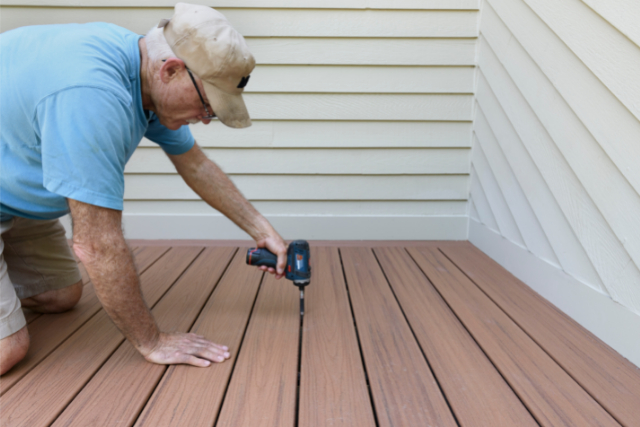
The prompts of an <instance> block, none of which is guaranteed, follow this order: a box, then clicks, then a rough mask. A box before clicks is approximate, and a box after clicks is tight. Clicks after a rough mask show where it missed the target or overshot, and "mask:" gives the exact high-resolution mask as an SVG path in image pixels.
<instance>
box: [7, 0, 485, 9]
mask: <svg viewBox="0 0 640 427" xmlns="http://www.w3.org/2000/svg"><path fill="white" fill-rule="evenodd" d="M192 2H193V4H202V5H205V6H211V7H215V8H276V9H283V8H284V9H287V8H292V9H325V8H329V9H367V10H369V9H389V0H309V1H305V2H304V3H300V1H298V0H275V1H274V0H212V1H211V0H206V1H205V0H192ZM3 4H6V5H15V6H62V7H72V6H75V7H122V8H128V7H148V8H158V7H166V8H170V9H169V10H171V8H173V6H174V5H175V2H174V1H173V0H10V1H7V2H6V3H3ZM393 8H394V9H411V10H433V9H446V10H452V9H461V10H478V8H479V4H478V0H396V1H394V2H393Z"/></svg>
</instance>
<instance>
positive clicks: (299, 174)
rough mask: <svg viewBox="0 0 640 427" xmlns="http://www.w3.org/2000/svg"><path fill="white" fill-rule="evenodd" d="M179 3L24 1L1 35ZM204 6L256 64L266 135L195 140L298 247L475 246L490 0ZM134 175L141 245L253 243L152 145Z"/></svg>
mask: <svg viewBox="0 0 640 427" xmlns="http://www.w3.org/2000/svg"><path fill="white" fill-rule="evenodd" d="M173 4H174V2H173V1H165V0H134V1H120V2H119V1H106V0H89V1H87V0H84V1H74V0H11V1H8V2H3V5H2V11H1V14H0V25H1V28H2V31H7V30H9V29H11V28H15V27H18V26H23V25H34V24H51V23H64V22H80V23H81V22H92V21H106V22H112V23H115V24H118V25H121V26H123V27H125V28H128V29H130V30H132V31H135V32H137V33H139V34H143V33H145V32H147V31H148V29H149V28H151V27H152V26H154V25H156V24H157V23H158V22H159V21H160V20H161V19H162V18H169V17H171V15H172V13H173V9H172V6H173ZM206 4H207V5H210V6H214V7H216V8H218V10H220V11H221V12H222V13H224V14H225V15H226V16H227V18H228V19H229V20H230V21H231V22H232V23H233V24H234V26H235V27H236V28H237V29H238V30H239V31H240V32H241V33H242V34H243V35H244V36H245V37H246V39H247V42H248V44H249V46H250V48H251V50H252V52H253V54H254V55H255V57H256V61H257V64H258V65H257V67H256V70H255V71H254V72H253V74H252V79H251V83H250V84H249V85H248V86H247V89H246V95H245V100H246V103H247V106H248V108H249V112H250V114H251V117H252V119H253V121H254V125H253V126H252V127H251V128H249V129H245V130H233V129H229V128H225V127H224V126H222V125H221V124H219V123H215V124H212V125H209V126H203V125H196V126H193V127H192V131H193V133H194V136H195V137H196V140H197V141H198V142H199V144H200V145H202V146H203V147H205V152H206V153H207V155H208V156H210V157H211V158H212V159H213V160H214V161H216V162H217V163H219V164H220V166H221V167H222V168H223V170H225V171H226V172H227V173H228V174H229V175H230V177H231V178H232V179H233V180H234V182H235V183H236V184H237V185H238V187H239V188H240V189H241V191H243V193H244V194H245V195H246V196H247V198H249V199H250V200H251V201H252V202H254V203H255V204H256V206H257V207H258V208H259V209H261V210H263V212H264V214H265V215H266V216H267V217H268V218H269V219H270V220H271V221H275V222H277V223H278V224H279V227H281V228H279V231H280V232H281V233H282V234H283V235H284V237H285V238H313V237H312V236H316V237H315V238H318V236H321V237H320V238H327V239H340V238H345V239H346V238H355V239H379V238H395V239H400V238H409V239H430V238H438V239H443V238H444V239H464V238H466V236H467V227H468V225H467V217H468V213H467V212H468V209H469V207H468V206H467V198H468V190H467V189H468V186H469V173H470V162H469V156H470V146H471V139H470V137H471V121H472V118H473V113H472V109H473V91H474V75H475V73H474V68H475V54H476V40H477V32H478V1H477V0H457V1H451V0H446V1H444V0H427V1H424V0H421V1H418V0H401V1H390V0H386V1H380V0H377V1H376V0H366V1H365V0H341V1H322V2H320V1H305V2H300V1H288V0H240V1H214V2H206ZM125 174H126V175H125V183H126V191H125V223H126V224H127V227H126V229H127V236H128V237H132V238H136V237H137V238H160V237H165V238H166V237H167V231H166V230H167V229H168V228H171V227H172V226H173V225H174V224H175V223H178V222H180V223H185V224H182V225H180V226H179V227H173V230H174V231H173V232H172V233H173V234H171V237H174V238H179V237H182V238H193V237H194V236H196V237H200V238H243V237H246V236H245V235H244V234H243V233H241V232H240V231H239V230H237V229H236V228H235V227H234V226H230V225H228V224H226V223H225V222H224V221H223V222H220V220H221V219H220V215H219V214H217V213H216V212H215V211H213V210H212V209H210V208H207V207H206V205H204V204H202V203H201V202H198V201H197V196H196V195H195V194H194V193H193V192H192V191H191V190H190V189H189V188H188V187H187V186H186V185H185V184H184V183H183V182H182V181H181V180H180V178H179V176H178V175H177V174H176V173H175V170H174V168H173V166H172V165H171V163H170V162H169V161H168V160H167V159H166V157H165V156H164V155H163V153H162V151H161V150H160V149H159V148H157V146H155V145H154V144H153V143H151V142H149V141H146V140H145V141H143V142H142V144H141V147H140V148H139V149H138V150H137V152H136V153H135V154H134V156H133V158H132V159H131V161H130V162H129V164H128V165H127V168H126V170H125ZM313 218H316V221H313V220H312V219H313ZM207 219H210V220H211V221H212V224H214V223H215V224H217V225H220V227H218V229H216V227H208V226H205V225H203V224H207V222H206V221H207ZM398 219H401V220H402V221H398ZM146 220H149V221H151V220H153V221H151V222H147V223H148V224H151V223H153V224H155V225H156V228H155V229H154V228H153V227H149V226H139V225H140V224H145V221H146ZM192 220H193V221H192ZM354 220H355V221H356V222H358V221H359V222H358V224H359V226H358V227H354V226H353V224H354V222H353V221H354ZM154 221H155V222H154ZM163 221H164V222H163ZM133 224H138V226H133ZM203 227H204V229H203ZM221 227H224V228H229V227H231V229H232V231H231V232H230V231H229V230H228V229H225V230H222V229H221ZM190 228H191V229H190ZM201 230H202V231H201ZM412 230H413V231H412ZM180 233H182V234H180Z"/></svg>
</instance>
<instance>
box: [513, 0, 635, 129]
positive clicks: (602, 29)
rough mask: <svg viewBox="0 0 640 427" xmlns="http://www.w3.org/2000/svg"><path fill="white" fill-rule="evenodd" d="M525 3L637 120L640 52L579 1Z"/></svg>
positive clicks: (546, 0)
mask: <svg viewBox="0 0 640 427" xmlns="http://www.w3.org/2000/svg"><path fill="white" fill-rule="evenodd" d="M524 2H525V3H526V4H527V5H528V6H529V7H530V8H531V10H532V11H533V12H534V13H535V14H536V15H538V17H539V18H540V19H541V20H542V21H543V22H544V23H545V24H547V25H548V26H549V28H550V29H551V30H552V31H553V32H554V33H555V34H556V35H557V36H558V38H560V39H561V40H562V41H563V43H565V44H566V45H567V46H568V47H569V49H571V51H572V52H573V54H574V55H575V56H577V57H578V58H579V59H580V60H581V61H582V62H583V63H584V65H585V66H586V67H587V68H588V69H589V70H591V72H592V73H593V74H595V75H596V76H597V77H598V79H599V80H600V81H601V82H602V83H604V85H605V86H606V87H607V88H608V89H609V90H610V91H611V93H612V94H613V95H614V96H615V97H616V98H617V99H618V100H619V101H620V102H621V103H622V104H624V106H625V107H627V108H628V109H629V111H631V113H632V114H633V115H634V116H635V117H636V119H640V82H638V74H640V48H639V47H638V46H637V45H636V44H634V43H633V41H631V40H629V38H628V37H626V36H625V35H624V34H622V33H621V32H620V31H618V29H616V28H615V27H613V26H612V25H611V24H609V23H608V22H607V21H605V20H604V19H602V17H600V16H599V15H598V14H597V13H596V12H595V11H594V10H593V9H591V8H590V7H589V6H588V5H586V4H585V3H584V2H583V1H581V0H567V1H563V2H554V1H550V0H524ZM635 9H636V10H638V8H637V6H636V8H635ZM632 10H633V9H632ZM632 10H629V13H631V12H632ZM638 17H640V15H636V18H638Z"/></svg>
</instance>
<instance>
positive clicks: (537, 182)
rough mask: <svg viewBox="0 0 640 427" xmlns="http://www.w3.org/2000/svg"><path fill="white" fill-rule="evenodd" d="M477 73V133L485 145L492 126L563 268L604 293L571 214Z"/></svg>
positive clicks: (480, 74)
mask: <svg viewBox="0 0 640 427" xmlns="http://www.w3.org/2000/svg"><path fill="white" fill-rule="evenodd" d="M478 74H479V78H478V89H477V95H476V97H477V102H478V110H477V113H476V119H475V122H474V131H475V132H476V135H478V138H481V139H482V141H483V144H484V145H485V146H488V145H490V144H491V143H492V142H494V141H492V140H491V135H490V132H489V129H488V127H490V128H491V129H490V130H491V132H493V134H494V135H495V138H496V141H495V142H497V143H498V144H499V145H500V149H501V151H502V152H503V153H504V154H505V158H506V160H507V161H508V162H509V166H511V170H512V171H513V173H514V174H515V175H516V178H517V179H518V184H519V185H520V186H521V187H522V191H523V192H524V194H525V195H526V196H527V199H528V200H529V202H530V203H531V208H532V209H533V210H534V213H535V215H536V218H537V219H538V220H539V221H540V225H541V226H542V228H543V229H544V230H545V233H546V235H547V237H548V238H549V241H550V242H551V245H552V246H553V248H554V251H555V253H556V254H557V255H558V259H559V261H560V265H561V266H562V268H563V269H564V270H565V271H566V272H567V273H568V274H569V275H571V276H573V277H575V278H577V279H578V280H580V281H581V282H583V283H586V284H587V285H588V286H590V287H593V288H594V289H598V290H599V291H600V292H602V293H606V289H605V287H604V285H603V283H602V279H601V278H600V276H599V275H598V272H597V271H596V269H595V267H594V266H593V263H592V262H591V260H590V258H589V256H588V255H587V253H586V252H585V249H584V247H583V246H582V244H581V243H580V240H579V239H578V236H577V235H576V233H575V232H574V231H573V228H572V226H571V223H570V222H569V218H570V217H569V216H566V215H565V214H564V213H563V211H562V208H561V206H560V205H559V204H558V201H557V200H556V199H555V197H554V195H553V192H552V191H551V189H550V188H549V184H547V182H546V181H545V179H544V177H543V175H542V172H541V171H540V169H539V168H538V167H537V165H536V164H535V162H534V161H533V158H532V157H531V155H530V154H529V152H528V150H527V148H526V146H525V145H524V143H523V142H522V139H521V138H520V137H519V136H518V134H517V132H516V130H515V129H514V127H513V125H512V124H511V122H510V121H509V118H508V117H507V115H506V113H505V111H504V109H503V108H502V106H501V105H500V102H499V101H498V99H497V98H496V96H495V94H494V93H493V91H492V90H491V87H490V86H489V83H488V82H487V80H486V78H485V77H484V75H483V72H482V70H480V71H479V73H478ZM485 118H486V122H485ZM492 157H493V156H492ZM551 182H553V181H551Z"/></svg>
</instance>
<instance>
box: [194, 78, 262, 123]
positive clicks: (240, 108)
mask: <svg viewBox="0 0 640 427" xmlns="http://www.w3.org/2000/svg"><path fill="white" fill-rule="evenodd" d="M202 84H203V86H204V91H205V93H206V94H207V99H208V100H209V105H211V107H212V108H213V112H214V114H215V115H216V116H217V117H218V119H220V121H221V122H222V123H223V124H225V125H226V126H229V127H232V128H246V127H249V126H251V119H250V118H249V111H247V106H246V105H245V104H244V100H243V99H242V95H241V94H238V95H233V94H230V93H226V92H223V91H221V90H220V89H218V88H217V87H215V86H214V85H212V84H210V83H207V82H205V81H204V80H203V81H202Z"/></svg>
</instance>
